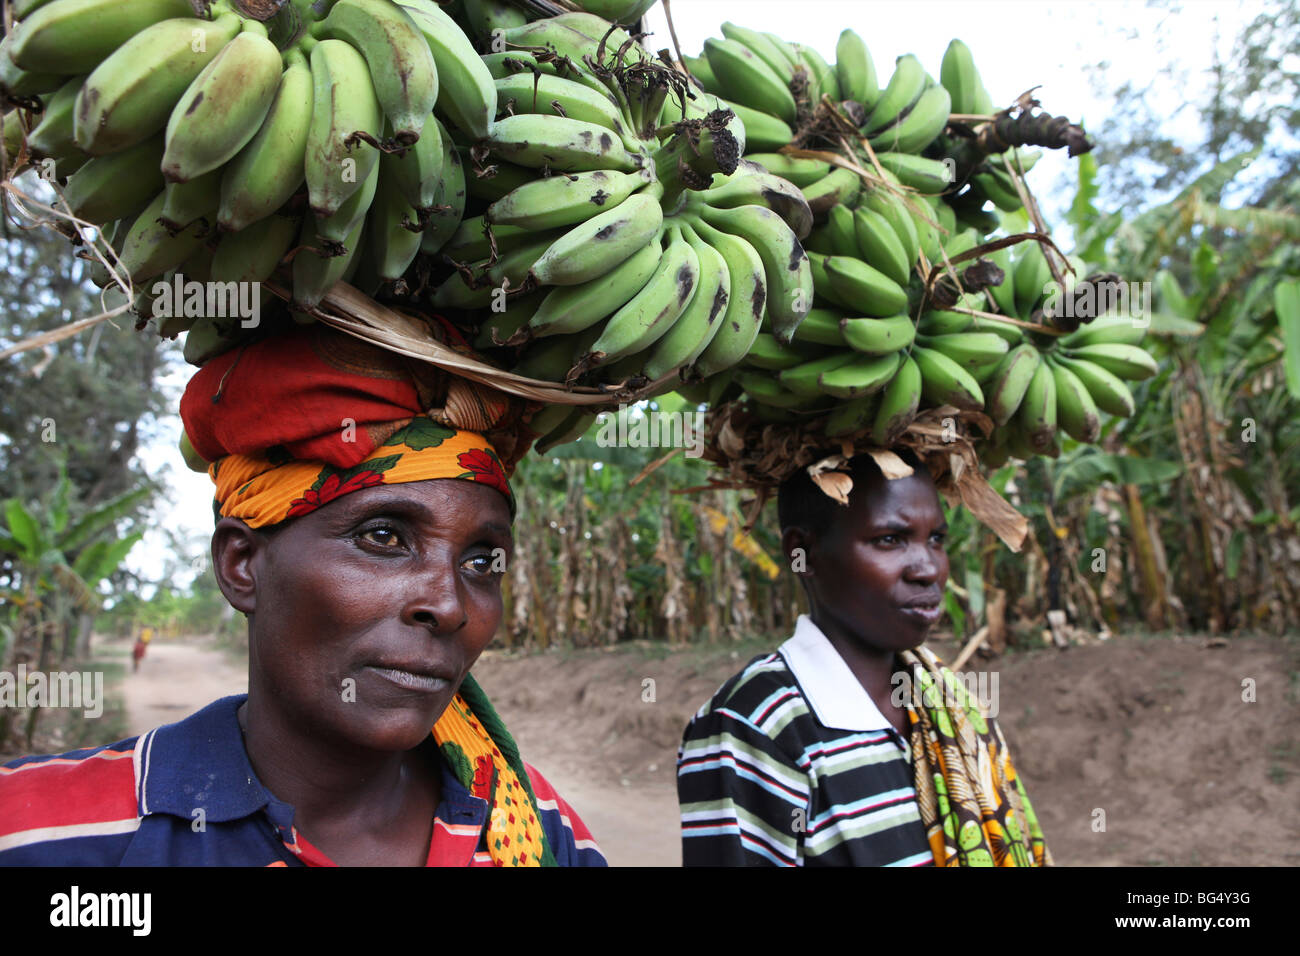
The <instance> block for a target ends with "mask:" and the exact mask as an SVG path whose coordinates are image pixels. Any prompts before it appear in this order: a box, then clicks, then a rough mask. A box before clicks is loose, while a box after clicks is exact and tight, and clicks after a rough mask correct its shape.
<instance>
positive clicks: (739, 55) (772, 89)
mask: <svg viewBox="0 0 1300 956" xmlns="http://www.w3.org/2000/svg"><path fill="white" fill-rule="evenodd" d="M704 56H705V57H706V58H707V59H708V61H709V66H710V67H711V68H712V70H713V75H714V76H715V77H716V78H717V80H718V92H719V93H720V94H721V95H722V96H725V97H726V98H727V99H728V100H732V101H734V102H736V103H739V104H740V105H742V106H747V107H749V108H750V109H754V110H759V111H760V112H763V113H770V114H771V115H773V116H776V117H779V118H780V119H782V120H784V121H785V122H787V123H793V122H795V119H796V114H797V113H798V109H797V107H796V106H795V102H794V96H793V95H792V94H791V92H790V87H789V85H788V84H787V82H786V81H784V80H782V79H781V77H780V76H779V75H778V74H777V73H776V72H775V71H773V69H772V68H771V67H770V66H768V65H767V64H766V63H764V62H763V61H762V60H761V59H760V58H759V57H758V56H757V55H756V54H755V53H753V52H752V51H751V50H750V49H749V48H748V47H747V46H745V45H744V44H742V43H738V42H737V41H735V40H718V39H715V38H713V37H710V38H709V39H707V40H705V41H704Z"/></svg>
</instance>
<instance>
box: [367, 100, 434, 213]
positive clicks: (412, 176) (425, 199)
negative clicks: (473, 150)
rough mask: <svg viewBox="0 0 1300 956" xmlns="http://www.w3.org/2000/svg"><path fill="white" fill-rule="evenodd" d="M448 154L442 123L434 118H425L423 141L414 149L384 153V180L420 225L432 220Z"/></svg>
mask: <svg viewBox="0 0 1300 956" xmlns="http://www.w3.org/2000/svg"><path fill="white" fill-rule="evenodd" d="M446 155H447V152H446V148H445V147H444V146H443V142H442V124H440V123H439V122H438V121H437V120H436V119H435V118H434V117H433V116H432V115H430V116H429V117H427V118H426V119H425V123H424V128H423V129H422V130H420V138H419V139H418V140H416V141H415V145H414V146H412V147H411V148H410V149H407V150H405V151H402V152H396V151H395V152H391V153H384V154H383V155H382V156H380V157H379V168H380V174H381V175H382V176H383V177H384V179H390V180H392V182H393V184H394V185H395V186H396V187H397V189H398V191H399V192H400V193H401V195H402V198H403V199H404V200H405V201H406V204H407V205H408V206H410V207H411V208H412V209H413V210H414V211H415V213H416V216H417V217H418V219H419V221H420V222H424V221H426V220H427V219H428V217H429V213H430V212H431V211H432V209H433V207H434V205H435V204H436V197H437V194H438V183H439V181H440V180H441V179H442V165H443V161H444V159H445V158H446Z"/></svg>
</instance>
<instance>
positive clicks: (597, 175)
mask: <svg viewBox="0 0 1300 956" xmlns="http://www.w3.org/2000/svg"><path fill="white" fill-rule="evenodd" d="M645 184H646V178H645V177H644V176H643V175H642V174H641V173H621V172H618V171H617V170H612V169H594V170H591V171H589V172H585V173H571V174H567V175H556V176H548V177H545V178H543V179H534V180H533V181H531V182H528V183H525V184H524V185H522V186H520V187H519V188H517V189H514V190H512V191H511V192H509V193H508V194H506V195H505V196H504V197H502V198H501V199H499V200H497V201H496V202H494V203H493V204H492V205H490V206H489V207H488V209H487V212H486V213H485V214H484V217H485V218H486V219H487V221H488V222H491V223H494V224H500V225H507V226H517V227H520V228H523V229H553V228H556V227H559V226H572V225H576V224H578V223H582V222H586V221H588V220H590V219H591V218H592V217H593V216H595V215H596V214H598V213H600V212H601V211H602V210H606V209H615V208H618V207H619V206H620V205H621V204H622V203H623V201H624V200H625V199H627V198H628V197H629V196H631V195H632V194H633V193H634V192H636V191H637V190H638V189H640V188H641V187H642V186H644V185H645ZM656 205H658V203H657V202H656ZM660 215H661V218H662V212H661V214H660Z"/></svg>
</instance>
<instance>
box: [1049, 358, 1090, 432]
mask: <svg viewBox="0 0 1300 956" xmlns="http://www.w3.org/2000/svg"><path fill="white" fill-rule="evenodd" d="M1047 364H1048V365H1049V366H1050V367H1051V369H1052V375H1053V377H1054V378H1055V379H1056V420H1057V422H1059V423H1060V426H1061V429H1062V430H1063V431H1064V432H1065V433H1066V434H1067V435H1069V436H1070V437H1071V438H1073V439H1074V440H1075V441H1080V442H1086V443H1091V442H1095V441H1096V440H1097V438H1098V437H1099V436H1100V435H1101V416H1100V415H1099V414H1098V412H1097V403H1096V402H1095V401H1093V398H1092V395H1090V394H1089V393H1088V389H1087V388H1086V387H1085V386H1084V384H1083V382H1082V381H1080V379H1079V377H1078V376H1076V375H1075V374H1074V373H1073V372H1071V371H1070V370H1069V369H1068V368H1066V367H1065V366H1064V365H1061V364H1059V363H1057V362H1055V361H1054V360H1053V359H1052V356H1051V355H1050V354H1049V355H1048V356H1047Z"/></svg>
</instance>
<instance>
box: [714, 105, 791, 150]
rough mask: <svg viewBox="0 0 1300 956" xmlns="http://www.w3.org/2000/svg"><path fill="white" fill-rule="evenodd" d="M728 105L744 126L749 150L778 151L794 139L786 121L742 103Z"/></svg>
mask: <svg viewBox="0 0 1300 956" xmlns="http://www.w3.org/2000/svg"><path fill="white" fill-rule="evenodd" d="M726 105H727V108H728V109H730V110H731V111H732V112H733V113H735V114H736V116H737V117H739V119H740V122H741V123H742V124H744V127H745V143H746V144H747V148H748V149H753V150H756V151H759V152H763V151H766V150H776V149H780V148H781V147H782V146H784V145H786V144H787V143H789V142H790V141H791V140H792V139H794V130H792V129H791V128H790V125H789V124H788V123H786V121H785V120H783V119H780V118H779V117H776V116H772V115H771V114H770V113H764V112H762V111H761V110H755V109H750V108H749V107H748V106H745V105H744V104H742V103H735V102H728V103H727V104H726Z"/></svg>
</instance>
